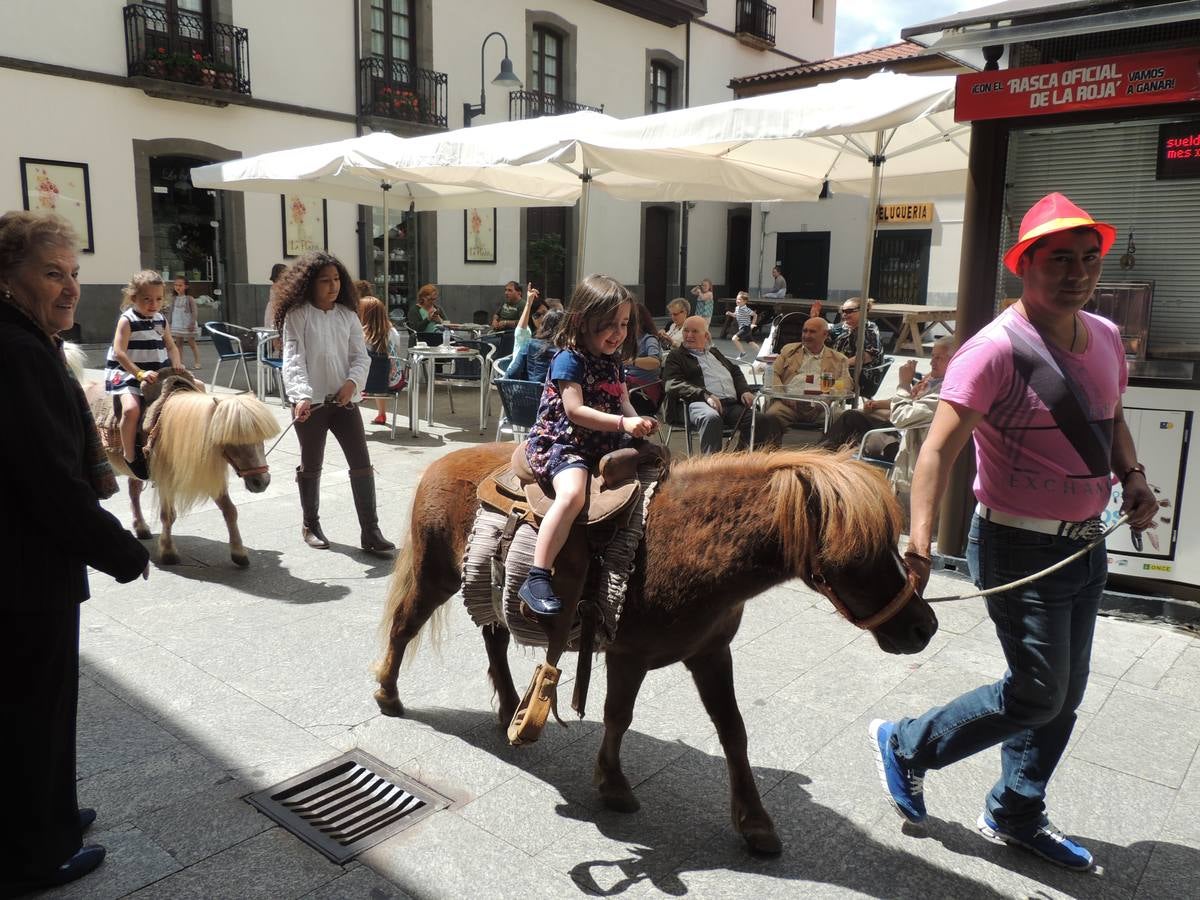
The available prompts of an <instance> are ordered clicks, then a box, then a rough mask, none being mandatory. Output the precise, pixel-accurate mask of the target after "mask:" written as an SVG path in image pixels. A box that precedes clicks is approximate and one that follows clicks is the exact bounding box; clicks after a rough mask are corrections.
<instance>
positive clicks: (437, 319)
mask: <svg viewBox="0 0 1200 900" xmlns="http://www.w3.org/2000/svg"><path fill="white" fill-rule="evenodd" d="M437 301H438V289H437V285H436V284H423V285H421V289H420V290H419V291H417V302H416V305H414V306H413V307H412V308H411V309H409V311H408V327H409V330H411V331H412V332H413V334H415V335H416V337H417V340H418V341H423V342H424V343H425V344H426V345H428V346H430V347H437V346H439V345H440V344H441V343H442V322H443V321H444V320H443V317H442V311H441V310H440V309H438V306H437Z"/></svg>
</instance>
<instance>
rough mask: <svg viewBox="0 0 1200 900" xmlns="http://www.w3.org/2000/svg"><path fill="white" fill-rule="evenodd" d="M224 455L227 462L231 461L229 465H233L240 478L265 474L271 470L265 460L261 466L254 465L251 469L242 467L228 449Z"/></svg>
mask: <svg viewBox="0 0 1200 900" xmlns="http://www.w3.org/2000/svg"><path fill="white" fill-rule="evenodd" d="M223 455H224V457H225V462H227V463H229V465H230V466H232V467H233V471H234V473H236V474H237V477H238V478H249V477H251V476H252V475H265V474H267V472H269V471H271V467H270V466H268V465H267V464H266V463H265V462H264V463H263V464H262V465H261V466H253V467H251V468H249V469H242V468H240V467H239V466H238V464H237V463H236V462H235V461H234V459H233V457H232V456H230V455H229V451H228V450H226V451H224V454H223Z"/></svg>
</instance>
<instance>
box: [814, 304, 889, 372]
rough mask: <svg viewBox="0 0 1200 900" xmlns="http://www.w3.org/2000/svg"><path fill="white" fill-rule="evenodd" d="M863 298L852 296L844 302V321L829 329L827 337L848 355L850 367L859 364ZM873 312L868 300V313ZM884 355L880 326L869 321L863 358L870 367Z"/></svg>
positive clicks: (839, 351) (837, 349)
mask: <svg viewBox="0 0 1200 900" xmlns="http://www.w3.org/2000/svg"><path fill="white" fill-rule="evenodd" d="M862 303H863V301H862V298H860V297H851V298H850V299H849V300H846V301H845V302H843V303H842V321H840V322H839V323H838V324H836V325H834V326H833V327H832V328H831V329H829V336H828V337H827V338H826V339H825V343H827V344H828V345H829V346H830V347H832V348H833V349H834V350H836V351H837V352H838V353H840V354H842V356H844V357H846V363H847V365H849V366H850V368H852V369H853V368H854V367H855V366H856V365H857V364H858V324H859V323H858V317H859V316H860V315H862ZM870 312H871V301H870V300H868V301H867V313H868V314H869V313H870ZM882 356H883V341H882V340H880V338H879V326H878V325H876V324H875V323H874V322H871V321H868V322H867V334H866V338H865V340H864V341H863V359H864V360H865V362H866V365H867V366H868V367H870V366H873V365H875V363H877V362H878V361H879V359H880V357H882Z"/></svg>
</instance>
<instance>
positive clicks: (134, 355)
mask: <svg viewBox="0 0 1200 900" xmlns="http://www.w3.org/2000/svg"><path fill="white" fill-rule="evenodd" d="M121 294H122V295H123V299H122V301H121V309H122V312H121V315H120V316H118V317H117V333H116V335H114V336H113V342H112V347H111V348H110V349H109V351H108V357H107V359H106V360H105V363H104V367H105V378H104V388H105V390H106V391H108V392H109V393H110V394H111V395H112V397H113V406H114V408H115V409H116V411H117V412H118V413H119V414H120V416H121V451H122V453H123V454H124V456H125V461H126V462H127V463H128V464H129V468H130V471H132V472H133V474H134V475H136V476H137V477H138V478H140V479H142V480H143V481H145V480H146V479H147V478H148V477H149V471H148V470H147V467H146V458H145V457H144V456H143V455H142V454H141V453H140V452H139V451H138V447H137V430H138V422H139V421H140V420H141V414H142V385H143V384H153V383H154V382H155V381H157V380H158V372H159V370H160V369H165V368H167V365H168V363H169V364H170V365H172V366H174V367H175V368H178V369H182V368H183V363H182V362H181V361H180V358H179V348H178V347H176V346H175V341H174V340H172V338H171V327H170V325H168V324H167V319H166V317H165V316H164V315H163V314H162V305H163V280H162V276H161V275H159V274H158V273H157V272H154V271H152V270H150V269H145V270H143V271H141V272H138V273H137V274H136V275H134V276H133V277H132V278H130V279H129V284H127V285H125V287H124V288H123V289H122V290H121Z"/></svg>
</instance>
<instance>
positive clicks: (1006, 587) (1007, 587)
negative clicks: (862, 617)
mask: <svg viewBox="0 0 1200 900" xmlns="http://www.w3.org/2000/svg"><path fill="white" fill-rule="evenodd" d="M1128 521H1129V513H1126V514H1125V515H1123V516H1121V518H1119V519H1117V521H1115V522H1113V523H1112V525H1110V526H1109V527H1108V528H1107V529H1106V530H1105V531H1104V533H1103V534H1101V535H1100V537H1098V538H1096V539H1095V540H1094V541H1092V542H1091V543H1090V544H1088V545H1087V546H1085V547H1083V548H1081V549H1079V550H1076V551H1075V552H1074V553H1072V554H1071V555H1070V556H1068V557H1067V558H1066V559H1061V560H1059V561H1058V562H1056V563H1055V564H1054V565H1052V566H1047V567H1046V568H1044V569H1042V571H1040V572H1035V573H1034V574H1032V575H1026V576H1025V577H1024V578H1020V579H1018V580H1017V581H1010V582H1009V583H1008V584H1002V585H1000V586H999V587H994V588H988V589H987V590H985V591H975V592H974V593H972V594H955V595H954V596H952V597H926V598H925V602H926V603H949V602H950V601H951V600H970V599H972V598H974V597H990V596H991V595H992V594H1002V593H1004V592H1005V591H1011V590H1013V589H1014V588H1019V587H1024V586H1025V585H1027V584H1032V583H1033V582H1035V581H1038V580H1039V579H1042V578H1045V577H1046V576H1047V575H1049V574H1051V573H1052V572H1057V571H1058V570H1059V569H1061V568H1062V567H1063V566H1065V565H1067V564H1068V563H1072V562H1074V561H1075V560H1077V559H1079V557H1081V556H1083V555H1084V554H1086V553H1090V552H1091V551H1092V550H1093V549H1094V548H1095V547H1096V546H1097V545H1099V544H1102V543H1104V539H1105V538H1107V537H1108V536H1109V535H1110V534H1112V533H1113V532H1114V531H1116V530H1117V529H1118V528H1120V527H1121V526H1122V525H1124V524H1125V523H1126V522H1128Z"/></svg>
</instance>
